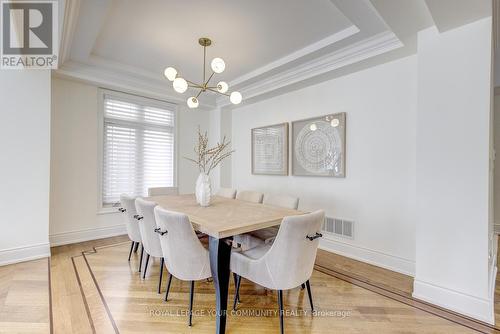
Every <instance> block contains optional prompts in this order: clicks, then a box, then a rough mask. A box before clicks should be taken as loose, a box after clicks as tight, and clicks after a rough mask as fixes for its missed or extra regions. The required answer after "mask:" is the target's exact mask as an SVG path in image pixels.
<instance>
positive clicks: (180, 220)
mask: <svg viewBox="0 0 500 334" xmlns="http://www.w3.org/2000/svg"><path fill="white" fill-rule="evenodd" d="M155 217H156V224H157V226H158V229H157V233H158V234H159V235H160V243H161V247H162V250H163V257H164V258H165V264H166V266H167V269H168V272H169V273H170V276H169V278H168V285H167V292H166V293H165V301H167V299H168V292H169V290H170V284H171V283H172V277H173V276H175V278H177V279H180V280H183V281H190V282H191V289H190V297H189V321H188V324H189V326H191V325H192V318H193V299H194V281H198V280H204V279H207V278H210V277H211V276H212V274H211V272H210V259H209V256H208V250H207V249H206V248H205V247H203V245H202V244H201V242H200V241H199V240H198V237H197V236H196V233H195V231H194V229H193V226H192V225H191V223H190V222H189V218H188V216H186V215H185V214H182V213H178V212H172V211H167V210H165V209H162V208H160V207H159V206H157V207H156V208H155Z"/></svg>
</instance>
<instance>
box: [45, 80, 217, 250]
mask: <svg viewBox="0 0 500 334" xmlns="http://www.w3.org/2000/svg"><path fill="white" fill-rule="evenodd" d="M98 99H99V96H98V87H96V86H93V85H90V84H85V83H81V82H76V81H71V80H66V79H61V78H53V83H52V100H53V103H52V140H51V142H52V155H51V159H52V166H51V201H50V240H51V243H52V244H53V245H56V244H64V243H71V242H77V241H82V240H89V239H95V238H99V237H106V236H111V235H117V234H123V233H125V229H124V225H123V222H122V219H121V216H120V215H119V214H116V213H113V214H98V213H97V212H98V195H99V187H98V184H99V182H98V171H99V168H100V166H99V164H98V145H99V143H98V138H99V136H98V106H99V103H98ZM178 116H179V117H178V124H179V131H178V134H179V138H178V149H179V154H178V156H179V161H178V186H179V188H180V191H181V192H183V193H186V192H194V184H195V181H196V177H197V174H198V172H197V169H196V167H195V166H194V165H192V164H191V163H189V162H188V161H186V160H185V159H183V158H182V156H184V155H187V154H192V150H193V147H194V144H195V142H196V140H197V137H196V129H197V126H198V124H200V125H201V126H202V128H206V127H207V125H206V124H207V123H208V117H209V116H208V113H207V112H202V111H186V110H180V111H179V113H178Z"/></svg>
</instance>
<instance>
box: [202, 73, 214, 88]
mask: <svg viewBox="0 0 500 334" xmlns="http://www.w3.org/2000/svg"><path fill="white" fill-rule="evenodd" d="M214 74H215V72H212V74H210V76H209V77H208V80H207V81H206V82H204V83H205V86H206V85H208V83H209V82H210V79H212V77H213V76H214Z"/></svg>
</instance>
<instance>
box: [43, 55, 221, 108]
mask: <svg viewBox="0 0 500 334" xmlns="http://www.w3.org/2000/svg"><path fill="white" fill-rule="evenodd" d="M116 66H118V65H116ZM129 70H130V69H129ZM53 73H54V76H55V77H60V78H69V79H74V80H77V81H83V82H87V83H91V84H94V85H96V86H99V87H105V88H111V89H116V90H121V91H125V92H134V93H137V94H140V95H143V96H149V97H155V98H159V99H162V100H166V101H169V102H172V103H175V104H184V103H185V102H186V99H187V95H185V94H178V93H176V92H174V91H173V90H172V89H171V88H169V86H168V85H167V83H166V82H165V81H164V80H161V79H157V78H151V77H142V76H141V75H140V73H138V74H137V75H133V74H132V73H127V72H126V71H120V70H118V69H117V68H107V67H104V66H95V65H90V64H87V63H82V62H77V61H67V62H65V63H64V65H63V66H62V67H61V68H60V69H58V70H56V71H54V72H53ZM201 104H202V103H200V107H201V108H200V109H202V110H210V109H213V108H215V107H216V104H215V99H211V100H206V101H203V107H202V106H201Z"/></svg>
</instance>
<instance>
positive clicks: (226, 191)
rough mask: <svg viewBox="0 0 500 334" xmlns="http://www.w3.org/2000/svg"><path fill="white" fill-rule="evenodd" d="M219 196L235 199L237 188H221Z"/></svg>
mask: <svg viewBox="0 0 500 334" xmlns="http://www.w3.org/2000/svg"><path fill="white" fill-rule="evenodd" d="M217 196H221V197H226V198H231V199H234V198H235V197H236V189H231V188H220V189H219V191H218V192H217Z"/></svg>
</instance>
